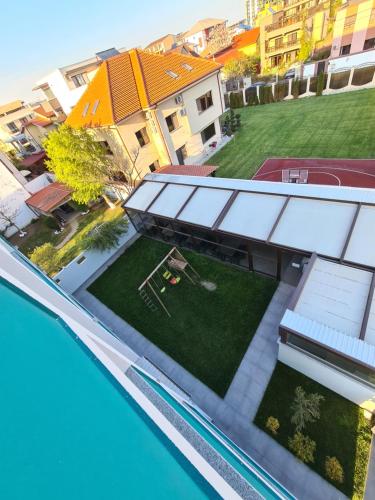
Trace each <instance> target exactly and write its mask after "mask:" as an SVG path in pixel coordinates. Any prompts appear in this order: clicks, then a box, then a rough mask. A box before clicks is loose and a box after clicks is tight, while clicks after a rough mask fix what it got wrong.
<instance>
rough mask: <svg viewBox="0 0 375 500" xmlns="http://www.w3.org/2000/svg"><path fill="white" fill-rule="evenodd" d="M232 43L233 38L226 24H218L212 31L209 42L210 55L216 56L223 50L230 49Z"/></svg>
mask: <svg viewBox="0 0 375 500" xmlns="http://www.w3.org/2000/svg"><path fill="white" fill-rule="evenodd" d="M231 43H232V36H231V35H230V33H229V31H228V29H227V27H226V26H225V24H217V25H216V26H215V27H214V28H212V29H211V32H210V36H209V38H208V40H207V49H206V50H207V52H208V54H215V53H216V52H219V51H220V50H222V49H225V48H227V47H229V45H231Z"/></svg>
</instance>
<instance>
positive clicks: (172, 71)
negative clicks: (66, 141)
mask: <svg viewBox="0 0 375 500" xmlns="http://www.w3.org/2000/svg"><path fill="white" fill-rule="evenodd" d="M220 69H221V65H220V64H218V63H216V62H213V61H209V60H206V59H203V58H200V57H192V56H186V55H181V54H178V53H175V52H169V53H166V54H162V55H161V54H153V53H150V52H146V51H143V50H139V49H132V50H130V51H128V52H125V53H123V54H120V55H118V56H115V57H112V58H110V59H108V60H107V61H105V62H104V63H103V64H102V66H101V67H100V68H99V70H98V72H97V74H96V75H95V77H94V79H93V80H92V82H91V83H90V85H89V86H88V88H87V90H86V92H85V93H84V94H83V95H82V97H81V99H80V100H79V101H78V103H77V104H76V106H75V107H74V109H73V111H72V112H71V114H70V115H69V116H68V118H67V121H66V123H67V124H69V125H71V126H73V127H88V128H90V129H92V130H93V131H94V132H95V135H96V137H97V138H98V140H100V141H103V144H104V145H105V146H106V147H107V148H108V151H109V154H113V155H114V157H115V158H116V159H117V160H118V161H121V162H126V163H127V164H129V166H130V170H131V174H129V175H131V176H132V177H133V178H137V179H140V178H142V177H143V176H144V175H145V174H146V173H147V172H150V171H154V170H156V169H157V168H158V167H160V166H163V165H168V164H183V163H186V164H195V163H197V161H198V159H199V158H200V157H201V156H202V154H204V153H205V151H207V150H209V149H210V148H211V147H212V145H213V144H215V145H216V144H217V143H218V142H220V140H221V138H222V134H221V127H220V122H219V118H220V115H221V114H222V113H223V103H222V94H221V85H220V82H219V72H220Z"/></svg>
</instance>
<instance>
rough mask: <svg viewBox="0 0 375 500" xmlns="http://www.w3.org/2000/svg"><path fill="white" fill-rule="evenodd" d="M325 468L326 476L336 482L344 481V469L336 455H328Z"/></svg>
mask: <svg viewBox="0 0 375 500" xmlns="http://www.w3.org/2000/svg"><path fill="white" fill-rule="evenodd" d="M325 470H326V476H327V477H328V479H330V480H331V481H335V482H336V483H343V482H344V469H343V468H342V465H341V464H340V462H339V461H338V460H337V458H336V457H326V461H325Z"/></svg>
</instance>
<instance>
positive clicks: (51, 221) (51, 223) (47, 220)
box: [43, 217, 60, 229]
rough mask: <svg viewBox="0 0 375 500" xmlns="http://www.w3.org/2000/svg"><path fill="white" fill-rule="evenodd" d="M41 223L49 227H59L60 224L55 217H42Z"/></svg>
mask: <svg viewBox="0 0 375 500" xmlns="http://www.w3.org/2000/svg"><path fill="white" fill-rule="evenodd" d="M43 224H44V225H45V226H46V227H49V228H50V229H59V228H60V225H59V223H58V222H57V220H56V219H55V217H44V218H43Z"/></svg>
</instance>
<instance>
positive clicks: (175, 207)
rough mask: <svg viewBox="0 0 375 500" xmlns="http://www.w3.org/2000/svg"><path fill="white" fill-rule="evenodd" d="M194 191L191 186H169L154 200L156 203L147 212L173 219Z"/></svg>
mask: <svg viewBox="0 0 375 500" xmlns="http://www.w3.org/2000/svg"><path fill="white" fill-rule="evenodd" d="M194 189H195V188H194V187H192V186H179V185H177V184H169V185H168V186H167V187H166V188H165V189H164V190H163V192H162V193H160V196H158V197H157V198H156V201H155V202H154V203H153V204H152V205H151V207H150V208H149V212H150V213H152V214H155V215H161V216H163V217H170V218H172V219H173V218H174V217H176V215H177V214H178V211H179V210H180V208H181V207H182V206H183V204H184V203H185V202H186V200H187V199H188V198H189V196H190V194H191V193H192V192H193V191H194Z"/></svg>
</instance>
